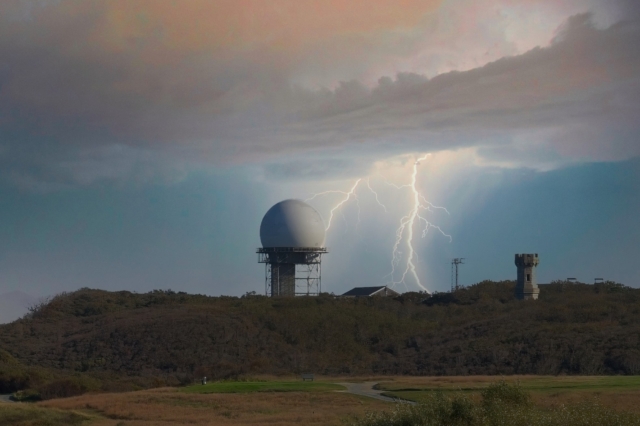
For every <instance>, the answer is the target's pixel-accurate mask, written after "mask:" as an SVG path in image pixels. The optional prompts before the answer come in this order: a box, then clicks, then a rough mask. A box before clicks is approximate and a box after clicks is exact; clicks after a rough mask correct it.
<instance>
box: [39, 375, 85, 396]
mask: <svg viewBox="0 0 640 426" xmlns="http://www.w3.org/2000/svg"><path fill="white" fill-rule="evenodd" d="M86 391H87V388H86V386H85V385H83V384H81V383H78V382H76V381H75V380H71V379H61V380H56V381H53V382H50V383H47V384H46V385H44V386H42V387H41V388H40V389H39V393H40V396H41V397H42V399H54V398H68V397H70V396H77V395H82V394H83V393H85V392H86Z"/></svg>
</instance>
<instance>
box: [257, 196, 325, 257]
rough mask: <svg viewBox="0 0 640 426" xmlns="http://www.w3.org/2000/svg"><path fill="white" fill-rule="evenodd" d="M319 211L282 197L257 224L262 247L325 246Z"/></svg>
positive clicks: (322, 224) (322, 223)
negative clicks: (282, 199) (258, 224)
mask: <svg viewBox="0 0 640 426" xmlns="http://www.w3.org/2000/svg"><path fill="white" fill-rule="evenodd" d="M324 238H325V230H324V222H323V221H322V217H320V214H319V213H318V212H317V211H316V210H315V209H314V208H313V207H311V206H310V205H309V204H307V203H305V202H304V201H300V200H284V201H280V202H279V203H278V204H276V205H274V206H273V207H271V208H270V209H269V211H268V212H267V214H265V215H264V218H262V223H261V224H260V241H261V242H262V247H265V248H267V247H295V248H300V247H309V248H312V247H313V248H318V247H324Z"/></svg>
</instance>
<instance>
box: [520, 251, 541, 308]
mask: <svg viewBox="0 0 640 426" xmlns="http://www.w3.org/2000/svg"><path fill="white" fill-rule="evenodd" d="M539 263H540V259H539V258H538V253H521V254H516V256H515V264H516V266H517V267H518V283H517V284H516V298H517V299H520V300H536V299H537V298H538V294H540V289H539V288H538V280H537V279H536V266H538V264H539Z"/></svg>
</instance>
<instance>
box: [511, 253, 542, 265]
mask: <svg viewBox="0 0 640 426" xmlns="http://www.w3.org/2000/svg"><path fill="white" fill-rule="evenodd" d="M539 263H540V260H539V259H538V253H534V254H525V253H522V254H516V266H517V267H522V268H528V267H532V266H538V264H539Z"/></svg>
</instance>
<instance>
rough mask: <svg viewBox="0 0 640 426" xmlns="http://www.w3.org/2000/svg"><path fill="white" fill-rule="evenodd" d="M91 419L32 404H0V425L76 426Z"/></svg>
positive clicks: (72, 412) (70, 412) (75, 413)
mask: <svg viewBox="0 0 640 426" xmlns="http://www.w3.org/2000/svg"><path fill="white" fill-rule="evenodd" d="M88 420H91V418H90V417H89V416H87V415H84V414H80V413H77V412H75V411H62V410H56V409H51V408H42V407H38V406H35V405H32V404H8V403H0V425H7V426H8V425H11V426H77V425H81V424H83V423H85V422H87V421H88Z"/></svg>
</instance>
